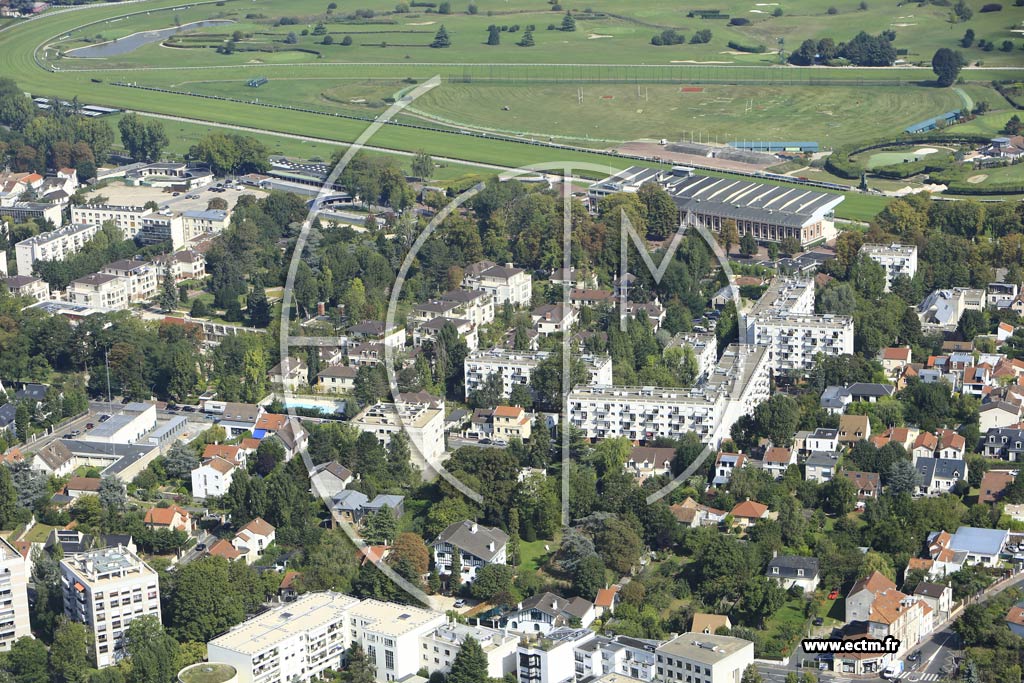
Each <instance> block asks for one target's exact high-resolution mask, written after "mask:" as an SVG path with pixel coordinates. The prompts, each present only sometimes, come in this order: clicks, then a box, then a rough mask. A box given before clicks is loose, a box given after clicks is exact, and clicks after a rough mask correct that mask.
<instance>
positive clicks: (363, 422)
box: [352, 403, 444, 462]
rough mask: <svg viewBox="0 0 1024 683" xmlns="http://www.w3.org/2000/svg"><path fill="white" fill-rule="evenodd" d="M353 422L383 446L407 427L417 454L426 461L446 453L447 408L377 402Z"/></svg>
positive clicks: (365, 409)
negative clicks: (445, 424) (396, 433)
mask: <svg viewBox="0 0 1024 683" xmlns="http://www.w3.org/2000/svg"><path fill="white" fill-rule="evenodd" d="M352 425H353V426H354V427H355V428H356V429H358V430H359V431H362V432H367V433H369V434H373V435H374V436H375V437H377V440H378V441H380V442H381V444H382V445H384V446H387V445H388V444H389V443H391V435H392V434H394V433H395V432H398V431H399V430H402V429H404V430H405V433H406V434H408V435H409V440H410V441H411V442H412V445H413V446H414V455H417V454H418V455H419V456H421V457H422V458H424V459H425V460H426V461H427V462H433V461H436V459H437V458H440V457H441V456H442V455H443V454H444V411H443V410H437V409H435V408H431V407H430V406H429V405H426V404H422V403H401V404H395V403H376V404H374V405H372V406H368V407H366V408H364V409H363V410H362V411H361V412H360V413H359V414H358V415H356V416H355V417H354V418H352Z"/></svg>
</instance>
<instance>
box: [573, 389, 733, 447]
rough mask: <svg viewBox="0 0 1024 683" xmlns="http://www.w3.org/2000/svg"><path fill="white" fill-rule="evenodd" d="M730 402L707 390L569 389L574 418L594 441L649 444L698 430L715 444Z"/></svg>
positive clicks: (575, 423) (574, 422) (703, 438)
mask: <svg viewBox="0 0 1024 683" xmlns="http://www.w3.org/2000/svg"><path fill="white" fill-rule="evenodd" d="M726 401H727V398H726V396H724V395H723V394H722V393H720V392H718V391H710V392H709V391H705V390H704V389H702V388H691V389H676V388H665V387H614V386H593V387H580V386H577V387H574V388H573V390H572V391H570V392H569V418H570V419H571V420H572V424H573V426H575V427H576V428H578V429H581V430H583V432H584V434H585V435H586V437H587V438H589V439H610V438H615V437H619V436H624V437H626V438H628V439H629V440H630V441H644V442H647V441H653V440H654V439H657V438H662V437H664V438H668V439H679V438H681V437H682V436H683V434H685V433H686V432H696V433H697V436H699V437H700V439H701V441H702V442H704V443H710V442H711V441H712V440H713V439H714V437H715V433H716V427H717V426H718V423H719V422H720V420H721V418H722V416H723V415H724V414H725V407H726V406H725V404H726Z"/></svg>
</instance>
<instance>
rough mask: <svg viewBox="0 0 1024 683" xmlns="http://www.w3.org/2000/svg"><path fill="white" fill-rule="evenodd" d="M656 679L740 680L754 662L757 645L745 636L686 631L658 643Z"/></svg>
mask: <svg viewBox="0 0 1024 683" xmlns="http://www.w3.org/2000/svg"><path fill="white" fill-rule="evenodd" d="M655 657H656V661H657V664H656V673H655V676H654V680H656V681H665V683H668V682H669V681H686V680H689V681H690V682H691V683H740V680H741V679H742V678H743V672H744V671H746V669H747V667H748V666H750V665H751V664H753V663H754V644H753V643H752V642H750V641H749V640H743V639H742V638H733V637H732V636H718V635H713V634H710V633H684V634H682V635H680V636H677V637H675V638H673V639H672V640H670V641H668V642H667V643H663V644H662V645H660V646H658V649H657V651H656V655H655Z"/></svg>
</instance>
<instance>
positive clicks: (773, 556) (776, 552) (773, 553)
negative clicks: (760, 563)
mask: <svg viewBox="0 0 1024 683" xmlns="http://www.w3.org/2000/svg"><path fill="white" fill-rule="evenodd" d="M778 556H779V551H778V550H773V551H772V559H773V560H774V559H775V558H776V557H778Z"/></svg>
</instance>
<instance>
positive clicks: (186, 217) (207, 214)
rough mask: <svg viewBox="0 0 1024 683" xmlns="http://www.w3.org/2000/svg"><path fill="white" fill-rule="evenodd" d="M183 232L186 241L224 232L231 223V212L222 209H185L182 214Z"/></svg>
mask: <svg viewBox="0 0 1024 683" xmlns="http://www.w3.org/2000/svg"><path fill="white" fill-rule="evenodd" d="M181 222H182V232H183V237H184V239H185V240H186V241H188V240H193V239H195V238H196V237H199V236H200V235H215V234H217V233H219V232H223V231H224V229H225V228H227V227H228V225H229V224H230V223H231V213H230V212H229V211H224V210H222V209H207V210H206V211H185V212H184V213H182V214H181Z"/></svg>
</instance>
